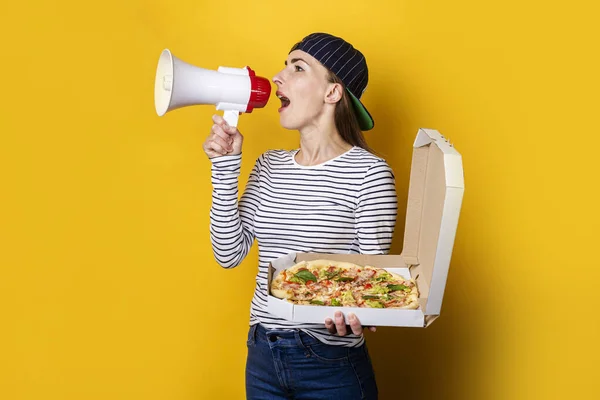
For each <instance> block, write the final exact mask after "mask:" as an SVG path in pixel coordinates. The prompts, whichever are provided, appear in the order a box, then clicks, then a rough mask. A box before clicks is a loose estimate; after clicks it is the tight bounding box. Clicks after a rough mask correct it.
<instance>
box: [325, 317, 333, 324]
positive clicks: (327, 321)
mask: <svg viewBox="0 0 600 400" xmlns="http://www.w3.org/2000/svg"><path fill="white" fill-rule="evenodd" d="M325 324H327V325H331V324H333V320H332V319H331V318H327V319H326V320H325Z"/></svg>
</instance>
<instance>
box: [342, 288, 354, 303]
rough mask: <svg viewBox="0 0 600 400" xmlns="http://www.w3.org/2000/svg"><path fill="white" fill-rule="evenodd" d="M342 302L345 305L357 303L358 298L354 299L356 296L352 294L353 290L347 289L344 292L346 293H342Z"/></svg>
mask: <svg viewBox="0 0 600 400" xmlns="http://www.w3.org/2000/svg"><path fill="white" fill-rule="evenodd" d="M342 303H343V304H344V305H347V304H355V303H356V300H354V297H353V296H352V292H351V291H349V290H346V291H345V292H344V294H343V295H342Z"/></svg>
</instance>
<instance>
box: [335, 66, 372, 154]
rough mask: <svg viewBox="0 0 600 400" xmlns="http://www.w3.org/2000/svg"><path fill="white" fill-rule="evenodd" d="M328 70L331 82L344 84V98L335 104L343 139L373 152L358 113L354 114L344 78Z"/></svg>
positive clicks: (337, 120)
mask: <svg viewBox="0 0 600 400" xmlns="http://www.w3.org/2000/svg"><path fill="white" fill-rule="evenodd" d="M328 72H329V74H328V76H327V78H328V80H329V82H331V83H339V84H340V85H342V88H344V89H343V90H342V98H341V99H340V101H338V102H337V104H336V105H335V114H334V119H335V127H336V129H337V130H338V132H339V134H340V136H341V137H342V139H344V140H345V141H346V142H347V143H350V144H351V145H353V146H358V147H362V148H363V149H365V150H367V151H370V152H371V153H372V152H373V151H372V150H371V148H369V145H368V144H367V141H366V140H365V137H364V136H363V133H362V131H361V130H360V126H359V125H358V120H357V119H356V114H354V109H353V107H352V103H350V96H349V95H348V93H346V86H345V85H344V82H342V80H341V79H340V78H338V76H337V75H336V74H334V73H333V72H331V71H328Z"/></svg>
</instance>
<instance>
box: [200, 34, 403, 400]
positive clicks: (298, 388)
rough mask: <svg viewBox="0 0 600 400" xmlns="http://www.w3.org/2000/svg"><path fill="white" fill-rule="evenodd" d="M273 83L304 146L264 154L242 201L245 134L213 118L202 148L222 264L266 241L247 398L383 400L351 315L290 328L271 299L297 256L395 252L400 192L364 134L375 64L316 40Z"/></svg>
mask: <svg viewBox="0 0 600 400" xmlns="http://www.w3.org/2000/svg"><path fill="white" fill-rule="evenodd" d="M273 82H274V83H275V84H276V85H277V97H279V98H280V99H281V108H280V109H279V118H280V122H281V125H282V126H283V127H284V128H286V129H290V130H297V131H298V132H299V133H300V148H299V149H295V150H292V151H284V150H271V151H267V152H266V153H264V154H263V155H261V156H260V157H259V158H258V160H257V161H256V164H255V166H254V169H253V170H252V172H251V174H250V176H249V179H248V183H247V185H246V188H245V191H244V193H243V195H242V197H241V199H240V200H239V202H238V176H239V171H240V164H241V152H242V141H243V137H242V135H241V134H240V132H239V131H238V130H237V129H236V128H232V127H229V126H228V125H227V123H226V122H225V121H224V120H223V118H221V117H220V116H217V115H215V116H214V117H213V121H214V122H215V124H214V125H213V127H212V131H211V133H210V135H209V136H208V138H207V140H206V142H205V143H204V146H203V148H204V151H205V152H206V154H207V155H208V157H209V158H210V160H211V162H212V183H213V203H212V207H211V210H210V217H211V225H210V232H211V241H212V246H213V251H214V255H215V258H216V259H217V261H218V262H219V264H220V265H221V266H223V267H224V268H233V267H235V266H237V265H239V264H240V263H241V261H242V260H243V259H244V257H246V255H247V254H248V251H249V249H250V247H251V246H252V243H253V242H254V239H257V241H258V247H259V266H258V274H257V276H256V288H255V292H254V298H253V300H252V304H251V310H250V331H249V334H248V359H247V364H246V393H247V398H248V399H310V400H318V399H345V400H351V399H376V398H377V385H376V383H375V376H374V373H373V367H372V365H371V360H370V358H369V354H368V351H367V347H366V344H365V340H364V337H363V335H362V333H363V328H362V326H361V324H360V321H359V320H358V319H357V318H356V317H355V316H354V315H352V314H348V315H346V318H344V316H343V315H342V314H341V313H339V312H338V313H336V315H334V319H333V320H332V319H330V318H328V319H327V320H326V321H324V324H325V325H324V326H323V325H318V324H308V323H306V324H305V323H293V322H290V321H287V320H284V319H281V318H278V317H275V316H273V315H271V314H270V313H269V312H268V309H267V298H266V293H267V266H268V265H269V262H270V261H272V260H274V259H276V258H278V257H281V256H283V255H286V254H288V253H291V252H319V253H362V254H385V253H387V252H388V251H389V248H390V244H391V241H392V235H393V232H394V227H395V224H396V212H397V202H396V191H395V183H394V175H393V173H392V170H391V169H390V167H389V166H388V164H387V163H386V162H385V160H383V159H381V158H379V157H377V156H375V155H373V154H372V153H371V152H370V151H369V149H368V147H367V145H366V142H365V140H364V138H363V135H362V131H363V130H369V129H371V128H372V127H373V119H372V118H371V116H370V115H369V113H368V112H367V110H366V108H365V107H364V106H363V104H362V103H361V102H360V100H359V99H360V97H361V95H362V93H363V92H364V90H365V88H366V86H367V82H368V69H367V64H366V60H365V58H364V56H363V55H362V54H361V53H360V52H359V51H358V50H356V49H355V48H354V47H353V46H352V45H351V44H349V43H348V42H346V41H345V40H343V39H341V38H339V37H335V36H332V35H329V34H325V33H314V34H311V35H309V36H307V37H305V38H304V39H303V40H302V41H300V42H299V43H297V44H296V45H294V47H293V48H292V50H291V51H290V53H289V54H288V57H287V60H286V61H285V68H284V69H283V70H282V71H281V72H279V73H278V74H277V75H276V76H275V77H274V78H273ZM346 323H348V324H349V326H347V325H346ZM373 330H374V329H373Z"/></svg>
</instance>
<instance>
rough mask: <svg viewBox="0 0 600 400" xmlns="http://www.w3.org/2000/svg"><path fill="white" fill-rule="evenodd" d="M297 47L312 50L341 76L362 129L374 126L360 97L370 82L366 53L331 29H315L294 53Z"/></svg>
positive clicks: (311, 53) (313, 54)
mask: <svg viewBox="0 0 600 400" xmlns="http://www.w3.org/2000/svg"><path fill="white" fill-rule="evenodd" d="M294 50H302V51H304V52H305V53H308V54H310V55H311V56H313V57H314V58H316V59H317V60H319V62H320V63H321V64H323V65H324V66H325V67H326V68H327V69H329V70H330V71H331V72H333V73H334V74H335V75H336V76H337V77H338V78H340V79H341V81H342V82H343V83H344V86H345V87H346V92H348V94H349V95H350V100H351V101H350V102H351V103H352V107H353V109H354V114H355V115H356V118H357V120H358V125H359V126H360V129H361V130H363V131H368V130H370V129H373V126H374V125H375V121H373V117H371V114H369V112H368V111H367V108H366V107H365V106H364V105H363V104H362V103H361V101H360V98H361V96H362V95H363V93H364V91H365V89H366V88H367V84H368V83H369V70H368V68H367V61H366V59H365V56H364V55H363V54H362V53H361V52H360V51H358V50H357V49H355V48H354V47H353V46H352V45H351V44H350V43H348V42H346V41H345V40H344V39H342V38H340V37H337V36H333V35H330V34H328V33H311V34H310V35H308V36H306V37H305V38H304V39H302V40H301V41H300V42H298V43H296V44H295V45H294V46H293V47H292V49H291V50H290V53H291V52H292V51H294Z"/></svg>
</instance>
